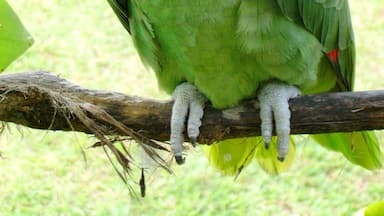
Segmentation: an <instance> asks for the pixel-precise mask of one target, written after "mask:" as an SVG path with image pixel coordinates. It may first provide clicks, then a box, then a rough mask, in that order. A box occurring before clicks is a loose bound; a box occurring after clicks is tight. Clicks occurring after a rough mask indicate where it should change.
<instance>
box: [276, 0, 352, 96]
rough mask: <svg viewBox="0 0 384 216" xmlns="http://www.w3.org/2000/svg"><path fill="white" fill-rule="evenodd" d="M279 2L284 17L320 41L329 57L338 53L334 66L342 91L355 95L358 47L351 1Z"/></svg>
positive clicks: (300, 0)
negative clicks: (335, 51) (335, 52)
mask: <svg viewBox="0 0 384 216" xmlns="http://www.w3.org/2000/svg"><path fill="white" fill-rule="evenodd" d="M276 2H277V4H278V6H279V8H280V9H281V12H282V13H283V15H284V16H286V17H287V18H288V19H290V20H292V21H294V22H296V23H298V24H299V25H302V26H303V27H304V28H306V29H307V30H308V31H309V32H311V33H312V34H314V35H315V36H316V37H317V38H318V40H319V41H320V42H321V44H322V45H323V47H324V52H325V54H327V53H329V52H332V51H334V50H337V53H338V58H337V62H333V65H334V68H335V72H336V73H337V76H338V78H339V82H338V83H339V90H347V91H351V90H352V88H353V80H354V71H355V43H354V35H353V29H352V21H351V15H350V11H349V4H348V0H276ZM330 60H331V59H330Z"/></svg>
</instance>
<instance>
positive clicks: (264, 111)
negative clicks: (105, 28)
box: [108, 0, 382, 174]
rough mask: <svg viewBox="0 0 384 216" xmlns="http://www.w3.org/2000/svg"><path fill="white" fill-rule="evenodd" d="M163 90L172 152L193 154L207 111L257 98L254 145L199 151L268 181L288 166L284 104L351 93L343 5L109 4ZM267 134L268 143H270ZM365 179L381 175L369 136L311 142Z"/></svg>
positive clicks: (230, 1)
mask: <svg viewBox="0 0 384 216" xmlns="http://www.w3.org/2000/svg"><path fill="white" fill-rule="evenodd" d="M108 2H109V4H110V5H111V7H112V9H113V10H114V12H115V13H116V14H117V17H118V18H119V20H120V21H121V23H122V24H123V26H124V27H125V28H126V30H128V32H129V33H130V35H131V37H132V39H133V42H134V44H135V46H136V48H137V51H138V53H139V55H140V57H141V60H142V61H143V63H144V64H146V65H147V66H149V67H150V68H152V69H153V71H154V72H155V74H156V77H157V79H158V83H159V86H160V88H161V89H163V90H165V91H166V92H168V93H170V94H172V97H173V99H174V105H173V109H172V117H171V135H170V143H171V148H172V150H173V153H174V155H175V159H176V162H177V163H178V164H182V163H183V162H184V159H185V158H183V156H182V143H183V142H184V140H183V138H184V136H183V131H184V127H185V121H187V134H188V137H189V138H190V139H191V143H192V144H193V145H195V143H196V139H197V137H198V135H199V127H200V125H201V118H202V116H203V113H204V112H203V110H204V104H205V102H206V101H209V102H210V103H212V105H213V106H214V107H215V108H218V109H224V108H228V107H233V106H236V105H238V104H239V103H240V102H241V101H243V100H245V99H250V98H258V100H259V103H260V118H261V121H262V124H261V131H262V136H260V137H250V138H237V139H230V140H224V141H221V142H218V143H215V144H212V145H211V146H209V147H207V149H206V154H207V155H208V158H209V160H210V162H211V163H212V164H213V165H214V166H215V167H217V168H218V169H220V170H221V171H223V172H224V173H226V174H238V173H240V171H241V170H242V169H243V168H244V167H245V166H246V165H248V164H249V163H250V161H251V160H252V159H253V158H256V160H257V161H258V162H259V164H260V165H261V167H262V168H263V169H264V170H266V171H268V172H270V173H279V172H281V171H284V170H285V169H287V168H288V167H289V165H290V164H291V163H292V160H293V156H294V149H295V148H294V140H293V139H291V138H290V135H289V134H290V122H289V120H290V111H289V106H288V100H289V99H290V98H292V97H296V96H298V95H300V94H310V93H320V92H330V91H351V90H352V88H353V80H354V67H355V45H354V37H353V30H352V24H351V17H350V12H349V5H348V1H347V0H196V1H190V0H108ZM273 127H274V128H275V131H276V135H277V136H276V137H274V136H272V131H273ZM313 138H314V139H315V140H316V141H317V142H319V143H320V144H321V145H323V146H324V147H326V148H329V149H331V150H334V151H337V152H341V153H342V154H343V155H344V156H345V157H346V158H347V159H348V160H349V161H351V162H352V163H354V164H357V165H360V166H362V167H364V168H367V169H376V168H380V167H382V154H381V151H380V147H379V144H378V141H377V139H376V137H375V135H374V134H373V132H353V133H332V134H321V135H314V136H313Z"/></svg>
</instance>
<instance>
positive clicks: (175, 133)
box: [170, 83, 207, 164]
mask: <svg viewBox="0 0 384 216" xmlns="http://www.w3.org/2000/svg"><path fill="white" fill-rule="evenodd" d="M172 98H173V99H174V101H175V102H174V104H173V107H172V117H171V138H170V142H171V148H172V151H173V154H174V155H175V160H176V162H177V163H178V164H183V163H184V161H185V159H184V158H183V156H182V152H183V142H184V135H183V131H184V123H185V121H186V118H187V116H188V115H189V116H188V125H187V128H188V130H187V132H188V137H189V138H190V139H191V143H192V145H193V146H195V145H196V140H197V137H198V136H199V127H200V125H201V118H202V117H203V114H204V104H205V101H206V100H207V99H206V98H205V97H204V96H203V95H202V94H201V93H200V92H199V91H198V90H197V89H196V87H195V86H193V85H192V84H189V83H182V84H180V85H178V86H177V87H176V89H175V91H174V92H173V95H172Z"/></svg>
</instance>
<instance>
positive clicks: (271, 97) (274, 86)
mask: <svg viewBox="0 0 384 216" xmlns="http://www.w3.org/2000/svg"><path fill="white" fill-rule="evenodd" d="M299 95H300V90H299V89H298V88H297V87H295V86H293V85H288V84H286V83H283V82H278V81H273V82H269V83H267V84H265V85H264V86H262V87H261V88H260V90H259V93H258V99H259V102H260V119H261V135H262V136H263V138H264V144H265V148H266V149H268V148H269V144H270V142H271V139H272V130H273V129H272V127H273V119H275V129H276V135H277V151H278V157H277V159H278V160H279V161H281V162H283V161H284V159H285V156H286V155H287V154H288V148H289V141H290V140H289V133H290V130H291V128H290V122H289V120H290V117H291V112H290V110H289V104H288V101H289V99H290V98H293V97H296V96H299Z"/></svg>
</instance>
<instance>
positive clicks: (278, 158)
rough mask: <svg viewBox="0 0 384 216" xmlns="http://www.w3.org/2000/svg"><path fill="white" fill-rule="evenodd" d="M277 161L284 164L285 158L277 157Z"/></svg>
mask: <svg viewBox="0 0 384 216" xmlns="http://www.w3.org/2000/svg"><path fill="white" fill-rule="evenodd" d="M277 160H279V161H280V162H284V160H285V158H284V157H279V156H278V157H277Z"/></svg>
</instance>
